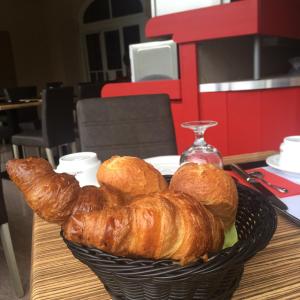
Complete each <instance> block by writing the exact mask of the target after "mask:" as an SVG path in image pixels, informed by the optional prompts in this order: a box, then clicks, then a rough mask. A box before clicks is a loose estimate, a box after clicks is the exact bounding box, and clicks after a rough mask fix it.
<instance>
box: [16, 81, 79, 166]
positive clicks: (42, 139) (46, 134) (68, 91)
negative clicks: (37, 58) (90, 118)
mask: <svg viewBox="0 0 300 300" xmlns="http://www.w3.org/2000/svg"><path fill="white" fill-rule="evenodd" d="M41 116H42V129H41V130H34V131H24V132H21V133H19V134H16V135H13V136H12V144H13V151H14V157H15V158H18V157H19V151H18V146H32V147H43V148H45V150H46V154H47V158H48V160H49V162H50V164H51V165H52V166H53V168H55V166H56V164H55V161H54V156H53V152H52V148H53V147H58V146H61V145H65V144H71V146H72V151H73V152H75V151H76V147H75V134H74V119H73V88H72V87H61V88H55V89H46V90H44V91H43V92H42V108H41Z"/></svg>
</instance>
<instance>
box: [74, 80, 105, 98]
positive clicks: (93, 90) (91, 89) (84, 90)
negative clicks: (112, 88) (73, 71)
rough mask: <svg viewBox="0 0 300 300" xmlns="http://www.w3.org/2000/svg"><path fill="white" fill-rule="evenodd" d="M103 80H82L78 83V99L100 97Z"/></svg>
mask: <svg viewBox="0 0 300 300" xmlns="http://www.w3.org/2000/svg"><path fill="white" fill-rule="evenodd" d="M103 85H104V83H102V82H98V83H94V82H80V83H78V99H87V98H97V97H100V92H101V88H102V86H103Z"/></svg>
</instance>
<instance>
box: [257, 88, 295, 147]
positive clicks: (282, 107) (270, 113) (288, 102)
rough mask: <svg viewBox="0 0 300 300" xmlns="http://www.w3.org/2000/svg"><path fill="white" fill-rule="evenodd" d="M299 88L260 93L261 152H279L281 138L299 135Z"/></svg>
mask: <svg viewBox="0 0 300 300" xmlns="http://www.w3.org/2000/svg"><path fill="white" fill-rule="evenodd" d="M299 105H300V88H285V89H273V90H265V91H262V92H261V110H262V116H261V136H262V145H261V149H262V150H269V149H274V150H279V145H280V143H281V142H282V140H283V138H284V137H285V136H288V135H300V114H299Z"/></svg>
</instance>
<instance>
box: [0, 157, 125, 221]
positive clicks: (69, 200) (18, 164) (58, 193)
mask: <svg viewBox="0 0 300 300" xmlns="http://www.w3.org/2000/svg"><path fill="white" fill-rule="evenodd" d="M6 169H7V172H8V174H9V176H10V178H11V180H12V181H13V182H14V183H15V184H16V185H17V187H18V188H19V189H20V190H21V191H22V192H23V193H24V196H25V199H26V201H27V203H28V204H29V206H30V207H31V208H32V209H33V210H34V211H35V212H36V213H37V214H38V215H39V216H40V217H41V218H43V219H44V220H46V221H48V222H52V223H58V224H61V223H63V222H64V221H65V220H66V219H68V218H69V217H70V216H71V215H72V214H76V213H84V212H90V211H93V210H101V209H103V208H104V207H114V206H117V205H122V203H123V200H122V197H121V195H119V194H118V193H116V192H114V191H111V190H110V189H109V188H107V187H104V186H103V187H100V188H97V187H95V186H85V187H83V188H80V187H79V183H78V182H77V180H76V179H75V177H74V176H72V175H68V174H65V173H61V174H58V173H55V172H54V171H53V169H52V167H51V165H50V164H49V163H48V161H46V160H44V159H42V158H33V157H30V158H27V159H14V160H10V161H8V163H7V164H6Z"/></svg>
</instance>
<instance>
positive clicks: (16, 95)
mask: <svg viewBox="0 0 300 300" xmlns="http://www.w3.org/2000/svg"><path fill="white" fill-rule="evenodd" d="M4 93H5V97H6V100H7V101H8V102H17V101H19V100H21V99H36V98H37V88H36V87H35V86H24V87H15V88H5V89H4ZM11 114H12V115H14V118H15V123H18V125H19V127H22V125H23V126H24V125H25V124H32V125H33V127H34V128H35V129H40V128H41V123H40V119H39V116H38V110H37V108H36V107H29V108H24V109H20V110H17V111H13V112H12V113H11ZM16 130H18V131H19V130H20V128H18V127H16Z"/></svg>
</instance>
